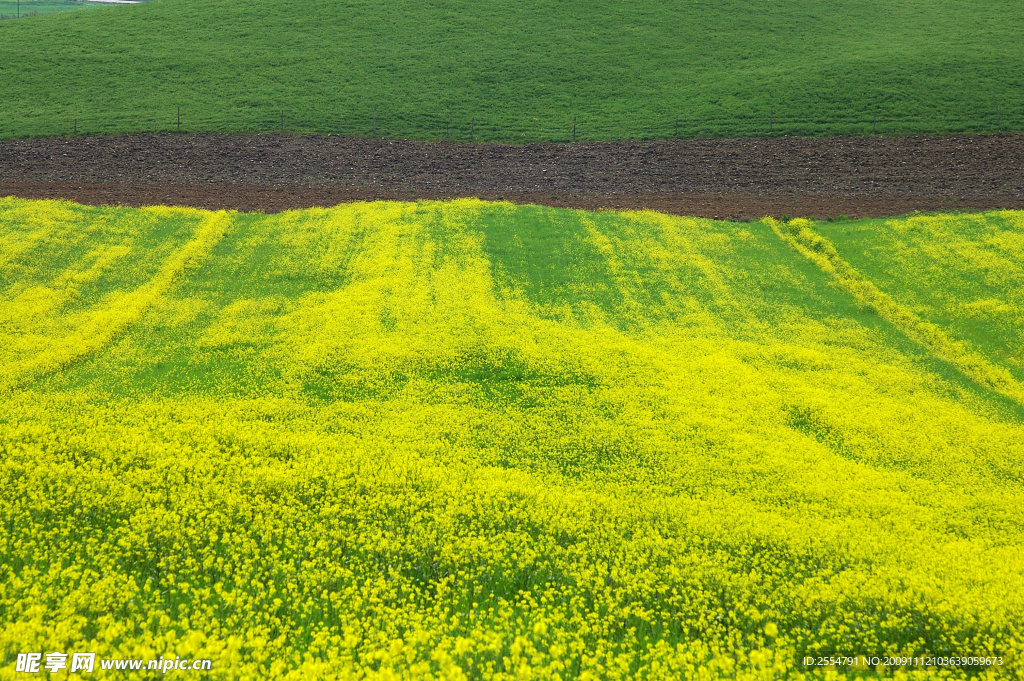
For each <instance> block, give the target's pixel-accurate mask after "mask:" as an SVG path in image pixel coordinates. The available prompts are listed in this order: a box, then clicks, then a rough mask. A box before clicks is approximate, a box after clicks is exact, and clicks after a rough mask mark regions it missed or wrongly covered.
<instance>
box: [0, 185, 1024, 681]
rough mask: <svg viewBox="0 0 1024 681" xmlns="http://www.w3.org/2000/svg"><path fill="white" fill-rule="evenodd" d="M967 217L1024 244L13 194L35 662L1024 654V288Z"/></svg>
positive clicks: (9, 524)
mask: <svg viewBox="0 0 1024 681" xmlns="http://www.w3.org/2000/svg"><path fill="white" fill-rule="evenodd" d="M965 227H970V229H965ZM949 232H956V233H957V234H958V235H959V237H958V241H957V242H956V243H957V244H958V245H957V246H956V247H957V248H960V249H962V250H963V251H964V252H967V251H971V252H978V253H980V252H984V253H985V254H986V255H985V257H986V258H989V259H990V261H991V262H1003V261H1014V262H1020V261H1021V256H1022V242H1021V238H1022V235H1024V214H1022V213H1013V212H998V213H988V214H985V215H976V216H966V217H965V216H935V217H913V218H908V219H902V220H893V221H874V222H841V223H828V224H811V223H808V222H806V221H799V220H798V221H792V222H790V223H776V222H772V221H769V222H765V223H746V224H742V223H727V222H714V221H709V220H697V219H688V218H679V217H669V216H664V215H659V214H654V213H629V214H615V213H585V212H581V211H567V210H557V209H549V208H541V207H515V206H512V205H509V204H493V203H482V202H479V201H475V200H463V201H458V202H453V203H431V202H425V203H419V204H402V203H373V204H351V205H346V206H341V207H338V208H333V209H329V210H324V209H314V210H307V211H300V212H290V213H283V214H279V215H273V216H264V215H255V214H228V213H206V212H202V211H197V210H191V209H169V208H147V209H141V210H136V209H118V208H86V207H82V206H77V205H73V204H68V203H57V202H32V201H23V200H18V199H4V200H2V201H0V245H2V248H0V258H2V259H0V380H2V388H0V389H2V390H3V391H4V397H5V404H6V405H7V406H6V407H5V409H4V410H3V411H2V412H0V488H2V489H4V490H5V493H4V494H3V495H2V496H0V524H2V526H3V527H4V528H5V529H6V531H5V533H4V537H5V538H4V539H3V540H2V541H0V570H2V574H0V585H3V586H2V587H0V622H2V623H3V624H0V658H2V659H3V660H4V662H3V665H4V666H3V667H0V678H15V677H16V676H17V675H16V674H14V673H13V672H11V669H13V666H11V664H8V663H9V662H11V661H12V660H13V657H14V654H15V653H17V652H24V651H32V650H46V651H51V650H62V651H65V652H71V651H76V650H90V651H95V652H98V653H100V656H101V658H102V657H106V656H116V655H124V656H127V657H134V658H150V657H153V658H155V657H161V656H164V655H179V656H182V657H184V658H188V659H192V658H210V659H212V660H213V661H214V662H213V672H212V678H236V677H249V678H257V677H259V678H267V677H273V678H296V679H298V678H302V679H313V678H348V677H352V678H356V677H360V678H363V676H362V675H364V674H365V675H366V677H369V678H378V677H379V678H417V679H418V678H428V676H427V674H428V673H429V674H433V675H434V676H433V677H431V678H464V677H463V676H461V675H462V674H465V675H467V676H468V677H469V678H496V679H512V678H538V679H555V678H562V679H567V678H607V679H613V678H618V679H626V678H630V679H633V678H641V679H643V678H646V679H652V680H653V679H659V680H660V679H668V678H689V677H690V676H692V675H693V674H695V673H696V670H703V672H704V673H706V675H705V676H703V677H701V678H719V677H721V678H772V677H773V676H780V675H783V674H786V675H793V674H795V673H796V672H800V671H804V672H814V671H815V670H814V669H812V668H810V667H805V666H803V665H802V663H801V662H800V661H801V660H802V659H803V657H804V656H805V655H814V654H828V653H836V652H841V653H845V654H851V655H852V654H872V655H881V654H884V653H901V654H906V655H910V656H915V655H916V656H920V655H922V654H937V655H958V654H965V653H968V652H969V651H970V652H971V654H981V653H987V652H992V653H994V654H996V655H1001V656H1003V662H1002V664H1003V666H1002V667H1000V668H998V669H996V670H994V673H995V676H994V677H993V678H995V677H1002V678H1010V677H1012V676H1013V675H1015V674H1020V672H1021V664H1022V662H1021V658H1020V654H1021V652H1022V647H1024V639H1022V631H1021V629H1020V623H1021V621H1024V620H1022V616H1024V588H1022V587H1024V559H1022V556H1024V553H1022V548H1024V547H1022V537H1024V514H1022V512H1021V509H1022V508H1024V490H1022V487H1021V484H1022V481H1024V444H1022V443H1024V408H1022V404H1024V391H1022V386H1021V382H1020V380H1021V376H1020V372H1019V369H1020V366H1019V359H1020V358H1019V353H1018V354H1014V353H1009V352H1008V351H1007V350H1008V348H1007V347H1006V345H1005V344H1006V343H1007V342H1010V341H1011V340H1012V339H1016V338H1019V334H1020V333H1021V329H1022V327H1021V325H1020V310H1021V308H1020V305H1021V301H1020V297H1019V293H1018V292H1019V290H1021V284H1022V283H1024V282H1021V281H1020V277H1019V273H1017V271H1016V270H1012V271H1010V270H1008V271H1007V272H1005V273H1000V274H999V275H998V276H992V277H989V278H986V279H984V282H981V283H976V284H966V283H965V284H963V285H960V284H958V283H957V282H958V281H963V282H971V281H975V279H976V278H977V276H978V271H977V263H976V262H974V261H972V262H969V263H967V264H965V265H964V266H963V267H960V266H959V263H960V262H961V261H960V259H957V258H954V259H948V258H947V257H946V256H947V252H946V251H943V250H942V249H943V248H945V245H944V244H945V237H946V234H948V233H949ZM829 238H831V239H835V241H834V243H833V242H832V241H830V240H828V239H829ZM900 239H903V240H906V241H908V242H909V241H912V244H911V245H910V246H908V247H907V248H905V249H903V252H904V253H905V254H903V255H895V256H894V255H893V253H892V251H893V250H894V249H893V248H892V247H891V244H892V243H894V242H895V240H900ZM871 243H877V244H878V248H874V247H872V246H871V245H870V244H871ZM876 256H877V257H876ZM847 258H848V259H847ZM894 259H895V260H894ZM894 261H895V262H898V263H899V267H897V268H894V267H892V265H891V264H892V263H893V262H894ZM851 263H855V264H856V265H857V268H858V269H854V268H853V265H851ZM933 263H942V265H943V267H944V271H945V272H946V274H947V275H948V277H947V278H946V279H945V280H940V279H938V278H934V277H929V276H926V275H927V272H928V271H929V269H930V268H931V267H932V266H933ZM904 270H906V271H904ZM916 275H921V276H916ZM858 277H860V278H858ZM901 277H905V278H906V279H908V280H911V281H914V282H916V284H915V286H916V287H917V288H916V289H913V290H909V291H908V290H905V288H906V287H904V279H901ZM982 284H984V287H985V288H984V290H981V289H979V288H977V287H980V286H982ZM927 286H931V290H932V291H933V293H934V296H933V297H934V298H935V299H936V300H939V301H941V302H940V303H936V304H935V306H934V307H928V306H927V305H925V304H923V303H921V302H920V301H921V300H922V299H923V298H924V290H925V287H927ZM991 300H997V301H998V303H989V302H986V301H991ZM1004 308H1011V309H1012V312H1007V311H1006V309H1004ZM929 325H932V326H929ZM979 325H980V326H979ZM986 325H989V326H990V327H991V328H998V329H1000V333H999V334H992V335H989V334H985V333H980V332H976V333H972V332H971V330H972V329H978V328H981V327H985V328H988V327H986ZM962 332H966V333H962ZM1016 347H1019V345H1018V346H1016ZM12 664H13V663H12ZM845 671H847V672H849V673H851V674H854V673H855V672H853V671H851V670H845ZM938 671H939V670H938V669H937V668H936V669H932V670H931V671H930V672H929V671H927V670H925V671H923V672H922V677H921V678H927V677H930V676H933V675H935V674H936V673H937V672H938ZM945 671H948V672H949V673H950V674H951V675H952V678H959V677H963V676H969V675H973V674H976V673H979V672H981V671H982V669H981V668H978V667H970V666H967V667H965V666H963V665H953V666H951V667H946V668H945ZM391 672H393V673H394V674H393V675H389V674H390V673H391ZM820 673H821V670H818V671H817V672H816V673H814V674H812V676H818V675H820ZM98 677H100V678H101V676H98ZM90 678H92V677H90Z"/></svg>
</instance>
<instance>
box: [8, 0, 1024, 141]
mask: <svg viewBox="0 0 1024 681" xmlns="http://www.w3.org/2000/svg"><path fill="white" fill-rule="evenodd" d="M37 19H39V20H35V21H31V22H27V21H26V22H4V23H3V24H0V112H2V115H0V137H20V136H49V135H58V134H68V133H70V132H71V131H72V130H73V126H74V121H75V119H77V120H78V129H79V131H80V132H83V131H84V132H88V133H99V132H130V131H140V130H143V131H154V130H174V129H177V128H176V117H177V108H178V107H179V106H180V107H181V111H182V125H181V129H182V130H185V131H197V130H213V131H257V130H259V131H262V130H271V129H279V128H282V127H283V128H285V129H288V130H296V131H321V132H342V133H352V134H370V133H371V131H372V126H373V123H372V120H373V115H374V112H376V117H377V134H379V135H384V136H396V137H417V138H441V137H444V136H446V135H451V136H453V137H457V138H459V139H468V138H469V137H470V125H471V121H472V120H473V119H475V137H476V139H492V140H509V141H526V140H562V141H564V140H567V139H570V138H571V134H572V125H573V119H574V117H575V118H576V121H577V131H578V139H581V140H592V139H632V138H664V137H671V136H673V135H675V134H676V117H677V116H678V117H679V128H678V134H679V135H680V136H694V135H765V134H768V132H769V117H770V115H772V114H771V112H772V110H774V114H773V116H774V118H773V127H774V132H775V133H776V134H810V135H820V134H840V133H841V134H869V133H871V131H872V129H873V121H874V118H875V117H877V130H878V132H879V134H882V133H886V134H890V133H899V134H902V133H957V132H988V131H994V130H997V129H1002V130H1021V129H1024V99H1022V95H1021V93H1022V92H1024V42H1022V41H1021V40H1020V36H1021V35H1022V34H1024V13H1022V12H1020V5H1019V2H1018V1H1017V0H978V1H976V2H971V3H963V2H958V1H956V0H915V1H913V2H895V1H887V2H882V3H879V2H872V1H869V0H839V1H837V0H785V1H778V2H750V1H749V0H720V1H715V2H711V1H708V0H687V1H686V2H672V3H664V2H653V1H652V0H637V1H636V2H621V1H620V0H594V1H591V2H581V1H579V0H570V1H566V2H539V1H537V0H531V1H527V2H521V3H516V4H514V5H510V4H508V3H498V2H494V1H493V0H484V1H475V2H469V1H468V0H446V1H445V2H411V1H409V0H399V1H397V2H395V1H391V2H381V1H380V0H353V1H352V2H334V1H332V0H302V1H299V0H279V1H278V0H276V1H274V2H270V1H269V0H256V1H253V2H238V1H237V0H156V1H155V2H150V3H146V4H144V5H136V6H124V7H114V8H108V9H106V10H104V11H102V12H90V13H88V14H85V13H81V14H79V13H75V14H71V15H64V16H53V17H42V18H37ZM282 113H283V114H284V117H283V121H282ZM449 126H450V127H449Z"/></svg>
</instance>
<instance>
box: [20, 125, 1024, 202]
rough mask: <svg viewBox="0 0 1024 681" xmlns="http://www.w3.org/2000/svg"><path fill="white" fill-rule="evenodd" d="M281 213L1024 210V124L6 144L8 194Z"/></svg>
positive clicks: (132, 138)
mask: <svg viewBox="0 0 1024 681" xmlns="http://www.w3.org/2000/svg"><path fill="white" fill-rule="evenodd" d="M9 195H14V196H19V197H23V198H66V199H71V200H74V201H77V202H80V203H86V204H97V205H129V206H139V205H150V204H167V205H189V206H196V207H202V208H211V209H219V208H233V209H237V210H246V211H264V212H277V211H281V210H286V209H291V208H307V207H311V206H326V205H333V204H337V203H342V202H345V201H355V200H372V199H417V198H454V197H466V196H477V197H480V198H484V199H507V200H510V201H514V202H517V203H536V204H545V205H553V206H565V207H577V208H587V209H598V208H615V209H622V208H651V209H654V210H659V211H664V212H668V213H676V214H685V215H696V216H704V217H718V218H732V219H753V218H759V217H762V216H764V215H773V216H782V215H788V216H808V217H819V218H825V217H835V216H839V215H846V216H850V217H862V216H863V217H877V216H885V215H898V214H903V213H908V212H912V211H915V210H919V211H938V210H983V209H989V208H1024V135H1020V134H1002V135H971V136H949V137H921V136H918V137H818V138H793V137H770V138H738V139H687V140H660V141H651V142H600V143H580V144H532V145H524V146H513V145H505V144H467V143H463V142H422V141H411V140H384V139H371V138H355V137H342V136H331V135H326V136H325V135H291V134H263V135H220V134H216V135H215V134H189V135H173V134H161V135H122V136H94V137H70V138H47V139H24V140H5V141H0V196H9Z"/></svg>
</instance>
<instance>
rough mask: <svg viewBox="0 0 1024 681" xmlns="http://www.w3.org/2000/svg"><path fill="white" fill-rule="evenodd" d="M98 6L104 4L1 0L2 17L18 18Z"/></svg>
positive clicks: (54, 0)
mask: <svg viewBox="0 0 1024 681" xmlns="http://www.w3.org/2000/svg"><path fill="white" fill-rule="evenodd" d="M98 7H103V5H102V4H101V3H97V2H75V0H21V2H12V1H11V0H0V18H3V19H16V18H18V17H19V16H20V18H23V19H32V18H34V17H38V16H42V15H44V14H57V13H58V12H77V11H79V10H83V9H96V8H98Z"/></svg>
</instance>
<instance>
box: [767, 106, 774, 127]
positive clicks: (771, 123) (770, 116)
mask: <svg viewBox="0 0 1024 681" xmlns="http://www.w3.org/2000/svg"><path fill="white" fill-rule="evenodd" d="M774 119H775V107H774V106H773V107H771V108H770V109H768V132H774V131H775V121H774Z"/></svg>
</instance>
